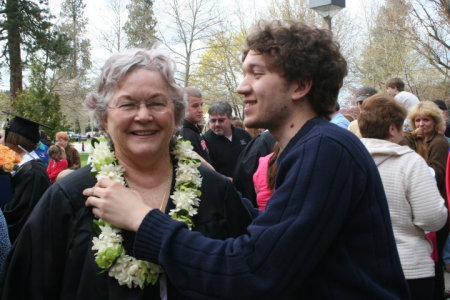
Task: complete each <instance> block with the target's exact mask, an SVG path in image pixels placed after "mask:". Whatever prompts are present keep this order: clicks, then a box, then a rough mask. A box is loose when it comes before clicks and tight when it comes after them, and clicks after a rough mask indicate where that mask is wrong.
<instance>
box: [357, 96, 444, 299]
mask: <svg viewBox="0 0 450 300" xmlns="http://www.w3.org/2000/svg"><path fill="white" fill-rule="evenodd" d="M361 109H362V110H361V114H360V115H359V118H358V124H359V128H360V131H361V134H362V136H363V139H362V140H361V142H362V143H363V144H364V145H365V146H366V147H367V149H368V150H369V153H370V154H371V155H372V157H373V159H374V160H375V163H376V165H377V167H378V171H380V176H381V180H382V181H383V186H384V191H385V192H386V197H387V200H388V204H389V211H390V215H391V220H392V227H393V229H394V236H395V241H396V244H397V249H398V252H399V255H400V261H401V263H402V268H403V273H404V274H405V278H406V280H407V282H408V287H409V291H410V293H409V294H410V295H411V299H412V300H422V299H432V296H433V292H434V281H435V278H434V277H435V271H434V261H433V259H432V258H431V252H432V247H431V245H430V242H429V240H428V239H427V237H426V235H425V232H426V231H438V230H440V229H441V228H442V227H443V226H444V225H445V222H446V221H447V209H446V207H445V203H444V199H443V198H442V197H441V195H440V194H439V190H438V188H437V185H436V180H435V178H434V177H433V175H432V174H431V173H430V171H429V169H428V166H427V163H426V162H425V160H424V159H423V158H422V157H421V156H420V155H419V154H417V153H416V152H415V151H414V150H412V149H411V148H409V147H408V146H400V145H399V144H398V143H399V142H400V141H401V140H402V139H403V135H402V132H403V130H402V127H403V122H404V120H405V117H406V109H405V108H404V107H403V106H402V105H401V104H400V103H398V102H396V101H395V100H394V98H392V97H390V96H389V95H387V94H376V95H374V96H372V97H369V98H367V99H366V100H365V101H364V103H363V104H362V108H361Z"/></svg>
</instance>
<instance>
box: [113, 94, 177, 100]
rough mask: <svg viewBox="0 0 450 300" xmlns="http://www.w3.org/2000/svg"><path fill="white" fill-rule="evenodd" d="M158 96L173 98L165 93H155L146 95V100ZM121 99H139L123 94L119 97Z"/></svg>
mask: <svg viewBox="0 0 450 300" xmlns="http://www.w3.org/2000/svg"><path fill="white" fill-rule="evenodd" d="M157 97H164V98H167V99H169V100H170V99H171V98H170V96H169V95H165V94H163V93H155V94H152V95H150V96H148V97H146V100H150V99H154V98H157ZM120 100H130V101H138V100H136V99H134V98H133V97H131V96H130V95H122V96H120V97H119V98H117V101H120Z"/></svg>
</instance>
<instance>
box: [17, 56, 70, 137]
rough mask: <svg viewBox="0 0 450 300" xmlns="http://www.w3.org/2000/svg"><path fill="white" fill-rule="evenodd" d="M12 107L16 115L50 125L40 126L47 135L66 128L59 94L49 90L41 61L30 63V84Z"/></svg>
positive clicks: (52, 134)
mask: <svg viewBox="0 0 450 300" xmlns="http://www.w3.org/2000/svg"><path fill="white" fill-rule="evenodd" d="M12 108H13V112H14V113H16V114H17V115H20V116H23V117H25V118H29V119H31V120H34V121H36V122H39V123H42V124H44V125H47V126H49V127H51V128H52V129H46V128H41V129H42V130H44V131H46V132H47V134H48V135H49V136H54V135H55V133H56V132H58V131H61V130H67V129H68V126H67V124H66V119H65V116H64V115H63V114H62V113H61V106H60V101H59V96H58V95H57V94H55V93H52V92H51V91H50V89H49V84H48V81H47V79H46V76H45V69H44V66H43V64H42V63H39V62H35V63H34V64H33V65H32V67H31V76H30V86H29V87H28V88H27V89H26V90H25V91H24V92H22V93H21V94H19V95H18V96H17V98H16V99H14V101H12Z"/></svg>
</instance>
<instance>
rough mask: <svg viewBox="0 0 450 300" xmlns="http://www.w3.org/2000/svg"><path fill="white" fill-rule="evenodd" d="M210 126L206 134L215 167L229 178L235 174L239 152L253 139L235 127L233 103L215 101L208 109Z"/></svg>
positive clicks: (210, 155)
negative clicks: (233, 123)
mask: <svg viewBox="0 0 450 300" xmlns="http://www.w3.org/2000/svg"><path fill="white" fill-rule="evenodd" d="M208 114H209V125H210V128H211V129H209V130H208V131H207V132H206V133H205V135H204V137H205V140H206V144H207V146H208V149H209V157H210V158H211V164H212V166H213V167H214V169H215V170H216V171H217V172H219V173H220V174H222V175H225V176H226V177H228V178H229V179H231V178H232V176H233V171H234V168H235V166H236V162H237V159H238V157H239V153H241V151H242V149H244V147H245V146H246V145H247V144H248V142H249V141H250V140H251V139H252V138H251V136H250V134H248V132H247V131H245V130H244V129H242V128H236V127H234V126H233V125H232V124H231V122H232V119H233V118H232V109H231V105H230V104H229V103H228V102H225V101H217V102H214V103H213V104H212V105H211V106H210V107H209V110H208Z"/></svg>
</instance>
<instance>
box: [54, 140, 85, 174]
mask: <svg viewBox="0 0 450 300" xmlns="http://www.w3.org/2000/svg"><path fill="white" fill-rule="evenodd" d="M55 141H56V145H58V146H61V147H63V148H64V151H65V152H66V158H67V163H68V165H69V166H68V168H69V169H78V168H80V166H81V164H80V154H79V153H78V150H77V149H75V147H73V146H72V145H71V144H70V143H69V136H68V135H67V133H65V132H64V131H60V132H58V133H56V135H55Z"/></svg>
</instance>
